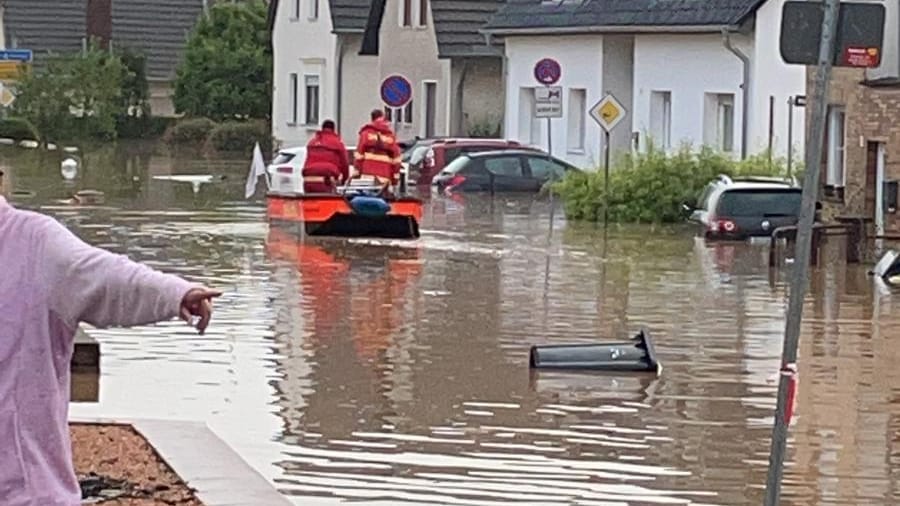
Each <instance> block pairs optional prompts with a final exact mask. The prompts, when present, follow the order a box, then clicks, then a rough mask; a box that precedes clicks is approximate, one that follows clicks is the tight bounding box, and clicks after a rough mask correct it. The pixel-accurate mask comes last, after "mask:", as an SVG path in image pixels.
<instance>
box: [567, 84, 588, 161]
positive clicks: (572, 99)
mask: <svg viewBox="0 0 900 506" xmlns="http://www.w3.org/2000/svg"><path fill="white" fill-rule="evenodd" d="M586 97H587V92H586V91H585V90H583V89H574V88H573V89H570V90H569V114H568V119H567V120H566V121H567V123H568V126H567V132H566V143H567V144H568V145H567V146H566V147H567V148H568V151H569V152H575V153H582V152H584V127H585V123H584V120H585V116H586V115H587V111H586V105H585V102H586V101H587V99H586Z"/></svg>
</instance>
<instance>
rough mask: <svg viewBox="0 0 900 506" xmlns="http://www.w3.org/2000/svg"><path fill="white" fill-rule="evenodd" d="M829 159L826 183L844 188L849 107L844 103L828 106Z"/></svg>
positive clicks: (827, 140)
mask: <svg viewBox="0 0 900 506" xmlns="http://www.w3.org/2000/svg"><path fill="white" fill-rule="evenodd" d="M826 142H827V146H828V161H827V163H826V169H825V185H826V186H831V187H833V188H844V186H845V185H846V181H847V109H846V108H845V107H844V106H843V105H837V104H835V105H829V106H828V137H827V139H826Z"/></svg>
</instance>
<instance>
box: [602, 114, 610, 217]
mask: <svg viewBox="0 0 900 506" xmlns="http://www.w3.org/2000/svg"><path fill="white" fill-rule="evenodd" d="M608 221H609V130H604V131H603V226H604V227H605V226H606V224H607V222H608Z"/></svg>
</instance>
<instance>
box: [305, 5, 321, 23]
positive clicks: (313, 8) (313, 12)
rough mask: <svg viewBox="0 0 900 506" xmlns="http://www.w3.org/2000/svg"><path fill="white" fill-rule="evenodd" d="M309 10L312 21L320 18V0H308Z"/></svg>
mask: <svg viewBox="0 0 900 506" xmlns="http://www.w3.org/2000/svg"><path fill="white" fill-rule="evenodd" d="M308 2H309V12H308V13H307V14H308V16H309V20H310V21H316V20H318V19H319V0H308Z"/></svg>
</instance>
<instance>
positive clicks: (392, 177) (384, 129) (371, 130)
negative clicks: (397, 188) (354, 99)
mask: <svg viewBox="0 0 900 506" xmlns="http://www.w3.org/2000/svg"><path fill="white" fill-rule="evenodd" d="M371 117H372V121H370V122H369V123H368V124H366V125H365V126H363V127H362V129H360V131H359V142H357V144H356V153H355V154H354V158H355V162H356V163H355V165H356V169H357V170H358V171H359V173H360V175H364V176H374V177H375V178H376V180H377V181H378V182H379V183H381V184H383V185H385V186H389V185H395V184H397V176H398V174H399V173H400V146H399V145H397V137H396V136H395V135H394V132H393V131H392V130H391V126H390V125H389V124H388V122H387V121H385V119H384V112H383V111H381V110H380V109H375V110H374V111H372V115H371Z"/></svg>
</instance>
